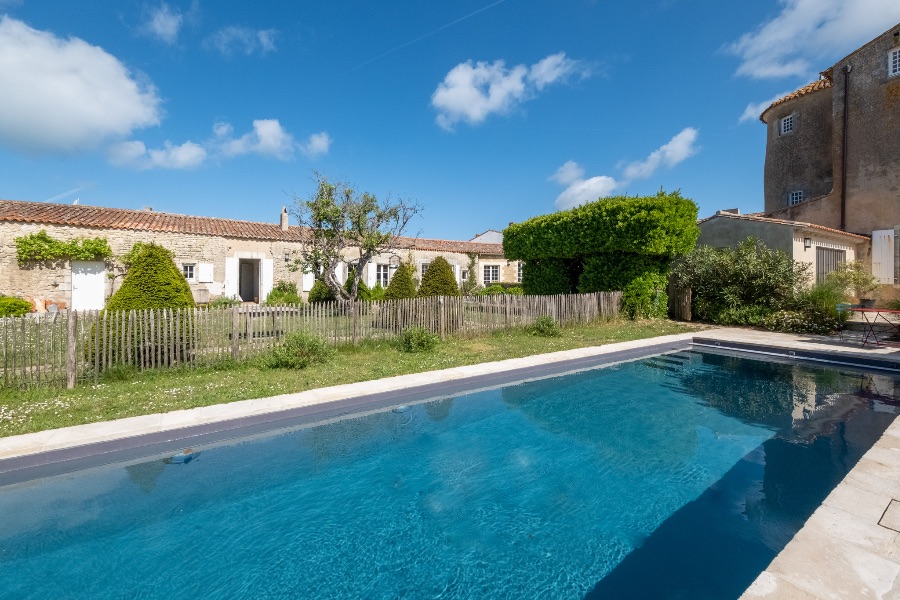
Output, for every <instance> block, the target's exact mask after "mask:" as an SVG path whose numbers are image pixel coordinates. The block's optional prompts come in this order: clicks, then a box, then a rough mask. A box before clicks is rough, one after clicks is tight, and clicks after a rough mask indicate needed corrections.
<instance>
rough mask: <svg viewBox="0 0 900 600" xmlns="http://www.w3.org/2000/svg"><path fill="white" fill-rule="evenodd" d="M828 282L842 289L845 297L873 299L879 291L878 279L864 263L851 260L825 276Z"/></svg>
mask: <svg viewBox="0 0 900 600" xmlns="http://www.w3.org/2000/svg"><path fill="white" fill-rule="evenodd" d="M825 279H826V281H828V282H829V283H832V284H834V285H835V286H837V287H839V288H840V289H842V290H843V291H844V293H845V295H849V294H853V295H854V296H855V297H856V298H859V299H860V300H862V299H863V298H871V297H872V292H874V291H875V290H876V289H878V278H877V277H875V276H874V275H872V273H870V272H869V270H868V269H866V266H865V265H864V264H863V263H862V261H858V260H851V261H848V262H843V263H841V264H839V265H838V267H837V269H835V270H834V271H832V272H831V273H829V274H828V275H826V276H825Z"/></svg>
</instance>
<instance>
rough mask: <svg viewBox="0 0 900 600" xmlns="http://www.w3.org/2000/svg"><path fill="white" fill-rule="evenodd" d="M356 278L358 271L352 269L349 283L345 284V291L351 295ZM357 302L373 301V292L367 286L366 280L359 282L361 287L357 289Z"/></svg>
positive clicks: (348, 276)
mask: <svg viewBox="0 0 900 600" xmlns="http://www.w3.org/2000/svg"><path fill="white" fill-rule="evenodd" d="M354 277H356V269H350V270H349V273H348V274H347V281H346V282H345V283H344V289H345V290H347V293H348V294H349V293H350V292H351V291H352V290H353V278H354ZM356 299H357V300H372V290H370V289H369V286H367V285H366V282H365V280H363V279H360V280H359V286H358V287H357V288H356Z"/></svg>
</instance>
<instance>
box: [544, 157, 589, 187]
mask: <svg viewBox="0 0 900 600" xmlns="http://www.w3.org/2000/svg"><path fill="white" fill-rule="evenodd" d="M582 177H584V169H583V168H582V166H581V165H579V164H578V163H577V162H575V161H574V160H570V161H566V162H565V163H564V164H563V165H562V166H561V167H560V168H558V169H557V170H556V173H554V174H553V175H551V176H550V180H551V181H555V182H556V183H558V184H560V185H569V184H571V183H574V182H576V181H578V180H579V179H581V178H582Z"/></svg>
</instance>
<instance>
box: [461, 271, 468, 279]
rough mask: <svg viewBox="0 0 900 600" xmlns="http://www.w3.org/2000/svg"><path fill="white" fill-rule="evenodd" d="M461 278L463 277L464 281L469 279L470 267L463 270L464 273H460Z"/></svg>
mask: <svg viewBox="0 0 900 600" xmlns="http://www.w3.org/2000/svg"><path fill="white" fill-rule="evenodd" d="M460 278H461V279H462V280H463V281H468V280H469V270H468V269H463V270H462V273H461V274H460Z"/></svg>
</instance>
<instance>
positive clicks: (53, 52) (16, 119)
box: [0, 16, 160, 154]
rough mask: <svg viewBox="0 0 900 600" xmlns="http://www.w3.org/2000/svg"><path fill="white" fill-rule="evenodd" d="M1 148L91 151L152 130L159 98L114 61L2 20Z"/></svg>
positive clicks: (73, 41)
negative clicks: (109, 141) (136, 132)
mask: <svg viewBox="0 0 900 600" xmlns="http://www.w3.org/2000/svg"><path fill="white" fill-rule="evenodd" d="M0 90H3V92H2V93H0V144H3V145H6V146H9V147H11V148H14V149H16V150H20V151H24V152H28V153H32V154H46V153H71V152H76V151H79V150H86V149H92V148H96V147H97V146H98V145H100V144H101V143H102V142H104V141H105V140H107V139H109V138H113V137H123V136H127V135H129V134H130V133H131V132H132V131H133V130H134V129H137V128H141V127H148V126H151V125H157V124H159V121H160V109H159V105H160V99H159V97H158V96H157V93H156V90H155V89H154V88H153V86H152V85H150V84H141V83H139V82H138V81H137V80H136V79H135V78H134V77H133V76H132V74H131V73H130V72H129V71H128V69H126V68H125V66H124V65H123V64H122V63H121V62H119V60H118V59H116V57H114V56H112V55H111V54H109V53H107V52H105V51H104V50H103V49H101V48H99V47H97V46H92V45H90V44H88V43H87V42H85V41H84V40H81V39H79V38H74V37H72V38H68V39H61V38H58V37H56V36H55V35H53V34H52V33H49V32H46V31H38V30H36V29H32V28H31V27H29V26H28V25H26V24H24V23H23V22H21V21H18V20H16V19H13V18H10V17H7V16H3V17H0Z"/></svg>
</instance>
